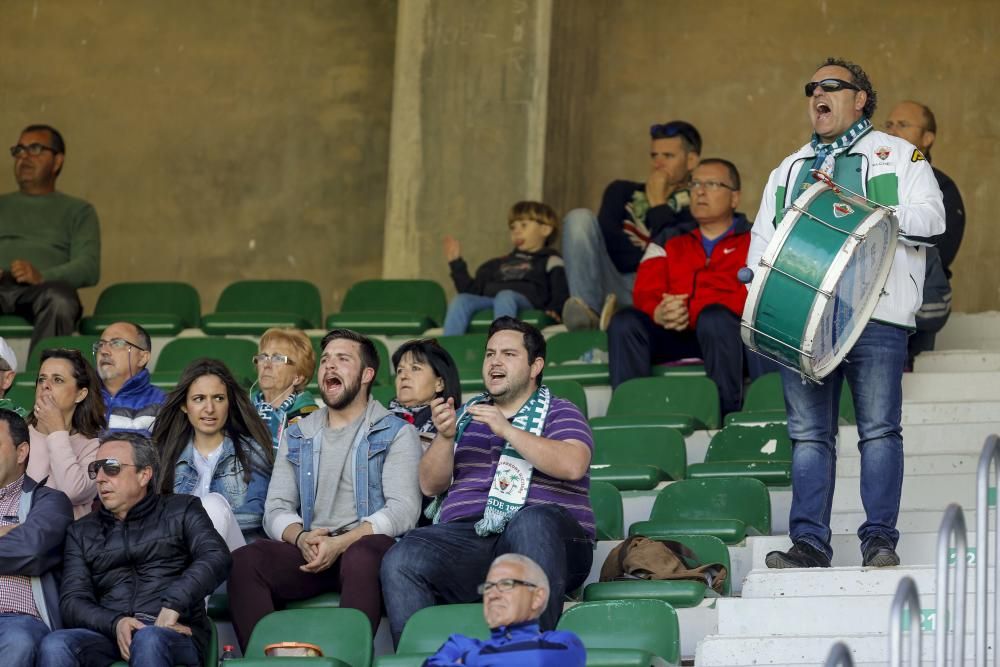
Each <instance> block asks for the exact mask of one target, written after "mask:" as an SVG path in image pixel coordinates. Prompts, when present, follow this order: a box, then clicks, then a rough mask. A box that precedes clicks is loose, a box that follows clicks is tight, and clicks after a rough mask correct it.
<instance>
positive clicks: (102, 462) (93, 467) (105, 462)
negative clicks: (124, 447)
mask: <svg viewBox="0 0 1000 667" xmlns="http://www.w3.org/2000/svg"><path fill="white" fill-rule="evenodd" d="M122 466H131V467H133V468H138V467H140V466H137V465H135V464H134V463H122V462H121V461H119V460H118V459H97V460H96V461H91V462H90V464H89V465H88V466H87V475H88V476H89V477H90V479H97V471H98V470H103V471H104V474H105V475H107V476H108V477H117V476H118V473H120V472H121V471H122Z"/></svg>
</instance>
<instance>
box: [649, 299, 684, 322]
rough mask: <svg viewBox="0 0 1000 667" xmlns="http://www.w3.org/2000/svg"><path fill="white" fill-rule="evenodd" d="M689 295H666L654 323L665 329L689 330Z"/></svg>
mask: <svg viewBox="0 0 1000 667" xmlns="http://www.w3.org/2000/svg"><path fill="white" fill-rule="evenodd" d="M687 297H688V295H687V294H664V295H663V299H662V300H661V301H660V303H659V305H657V306H656V310H654V311H653V321H654V322H656V323H657V324H659V325H660V326H661V327H663V328H664V329H670V330H672V331H684V330H685V329H687V328H688V307H687Z"/></svg>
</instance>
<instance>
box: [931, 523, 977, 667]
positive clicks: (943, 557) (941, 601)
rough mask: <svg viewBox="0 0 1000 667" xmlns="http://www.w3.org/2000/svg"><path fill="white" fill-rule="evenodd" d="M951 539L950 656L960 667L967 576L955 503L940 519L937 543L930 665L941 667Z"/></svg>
mask: <svg viewBox="0 0 1000 667" xmlns="http://www.w3.org/2000/svg"><path fill="white" fill-rule="evenodd" d="M952 537H954V538H955V567H956V570H955V609H954V611H953V613H952V615H951V618H953V619H954V623H953V624H952V628H953V633H952V654H953V657H954V659H955V664H956V665H959V666H961V665H962V664H963V663H964V661H965V585H966V582H967V578H968V572H969V561H968V540H967V537H966V530H965V515H964V514H963V513H962V506H961V505H958V504H957V503H952V504H950V505H948V508H947V509H946V510H945V511H944V518H942V519H941V528H940V529H939V530H938V541H937V570H936V574H937V590H936V591H935V606H936V607H937V609H936V610H935V611H936V614H937V619H936V625H937V632H936V633H935V646H934V664H935V665H938V667H942V666H943V665H945V664H947V657H948V650H947V648H948V647H947V641H948V619H949V616H948V574H949V571H950V569H951V568H950V567H949V566H948V546H949V545H950V543H951V538H952Z"/></svg>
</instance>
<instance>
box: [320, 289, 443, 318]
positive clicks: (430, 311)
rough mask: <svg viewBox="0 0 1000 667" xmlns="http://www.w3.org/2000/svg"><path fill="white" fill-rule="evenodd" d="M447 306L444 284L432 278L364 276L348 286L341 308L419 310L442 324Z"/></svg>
mask: <svg viewBox="0 0 1000 667" xmlns="http://www.w3.org/2000/svg"><path fill="white" fill-rule="evenodd" d="M447 306H448V302H447V299H446V298H445V294H444V288H442V287H441V285H439V284H438V283H436V282H434V281H433V280H362V281H361V282H358V283H355V284H353V285H351V288H350V289H349V290H347V294H345V295H344V302H343V303H342V304H341V306H340V312H342V313H363V312H376V311H385V312H394V311H395V312H409V313H412V312H416V313H422V314H426V315H428V316H430V318H431V320H433V322H434V324H436V325H439V326H440V325H441V324H443V323H444V313H445V309H446V308H447Z"/></svg>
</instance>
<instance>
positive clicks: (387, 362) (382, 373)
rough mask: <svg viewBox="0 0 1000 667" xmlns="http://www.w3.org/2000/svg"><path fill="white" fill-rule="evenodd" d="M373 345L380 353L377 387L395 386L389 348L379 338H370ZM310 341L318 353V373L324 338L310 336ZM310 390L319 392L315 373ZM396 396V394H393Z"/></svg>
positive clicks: (376, 377) (309, 386) (310, 382)
mask: <svg viewBox="0 0 1000 667" xmlns="http://www.w3.org/2000/svg"><path fill="white" fill-rule="evenodd" d="M370 340H371V342H372V344H373V345H375V351H376V352H378V373H376V374H375V384H376V385H386V386H394V385H393V379H392V376H393V368H392V356H391V355H390V354H389V348H387V347H386V346H385V343H383V342H382V340H381V339H379V338H370ZM309 341H310V342H311V343H312V346H313V350H315V352H316V371H317V372H318V371H319V358H320V357H321V356H322V355H323V350H322V349H320V344H321V343H322V342H323V336H309ZM308 389H309V390H310V391H311V392H313V394H317V392H318V391H319V381H318V379H317V375H316V373H315V372H314V373H313V376H312V378H311V379H310V380H309V385H308ZM317 395H318V394H317ZM393 395H394V396H395V394H393Z"/></svg>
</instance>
